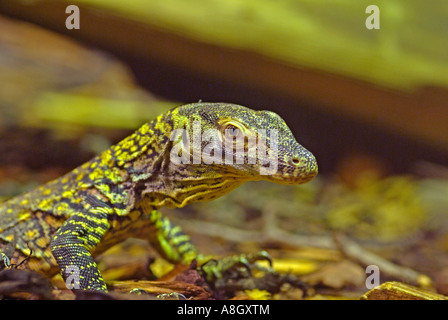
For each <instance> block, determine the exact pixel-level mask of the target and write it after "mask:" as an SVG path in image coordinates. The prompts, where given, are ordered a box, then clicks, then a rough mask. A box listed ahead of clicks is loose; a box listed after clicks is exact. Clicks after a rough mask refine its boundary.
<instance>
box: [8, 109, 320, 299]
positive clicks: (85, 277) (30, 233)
mask: <svg viewBox="0 0 448 320" xmlns="http://www.w3.org/2000/svg"><path fill="white" fill-rule="evenodd" d="M195 124H200V125H201V133H202V132H205V131H206V130H208V129H210V130H212V129H213V130H216V131H217V132H218V133H219V134H218V136H219V139H218V140H219V141H214V142H213V143H214V144H213V145H212V146H215V147H217V146H218V145H219V147H220V148H221V147H222V148H221V149H219V150H221V151H223V154H225V155H230V157H232V159H233V155H234V152H235V148H234V147H235V146H236V144H237V143H238V142H237V139H233V138H235V134H236V135H238V134H244V135H245V136H252V137H258V138H260V135H259V133H258V132H259V131H260V132H261V131H263V130H265V131H266V130H267V131H268V132H269V131H270V130H271V131H275V132H276V133H277V134H278V143H277V144H275V143H274V141H271V140H269V135H268V134H267V133H266V135H265V137H267V138H266V141H267V144H266V145H267V151H270V148H271V149H272V147H273V146H275V148H276V149H275V151H276V153H275V154H276V159H275V160H276V161H277V162H278V165H277V168H276V170H275V172H273V173H272V174H267V175H261V174H260V168H262V167H263V166H266V165H265V163H263V162H262V161H258V162H255V163H251V164H248V163H247V162H249V161H248V157H247V154H248V148H247V142H244V143H243V145H242V148H243V150H245V152H246V153H244V157H243V158H244V159H245V160H246V161H245V163H239V164H238V163H236V164H227V163H205V162H206V160H205V159H202V160H201V161H199V162H197V163H194V161H192V162H190V163H180V164H179V163H174V162H175V161H173V159H172V156H173V152H172V151H173V148H174V147H175V146H177V147H179V146H181V147H182V148H183V149H182V153H183V152H186V154H187V155H188V158H189V159H191V157H190V156H191V155H194V154H195V152H198V150H197V149H198V148H199V149H200V150H199V152H201V151H204V148H207V145H206V144H205V143H203V142H200V143H199V145H197V144H194V145H193V144H191V143H189V140H188V139H185V140H184V139H183V138H184V136H185V133H186V134H187V136H188V135H189V136H190V137H192V138H193V139H194V138H195V137H196V138H197V135H198V133H197V131H195V129H196V128H195V127H194V126H195ZM177 129H180V130H184V131H183V132H184V136H182V137H181V138H179V137H178V138H177V140H176V138H175V137H174V138H173V133H174V132H175V130H177ZM229 130H230V132H231V135H230V137H229V135H228V132H229ZM232 134H233V136H232ZM271 139H272V136H271ZM230 140H231V143H230V144H229V145H227V146H232V148H226V146H224V145H225V143H224V142H228V141H230ZM210 141H212V140H210ZM243 141H244V140H243ZM209 147H210V145H209ZM240 147H241V146H240ZM195 148H196V149H195ZM216 150H218V149H216ZM178 151H179V150H176V154H178ZM182 155H183V156H184V155H185V154H182ZM316 174H317V164H316V160H315V158H314V156H313V155H312V154H311V153H310V152H309V151H307V150H306V149H305V148H303V147H302V146H301V145H300V144H298V143H297V141H296V140H295V138H294V136H293V135H292V133H291V131H290V130H289V128H288V126H287V125H286V123H285V122H284V121H283V120H282V119H281V118H280V117H279V116H278V115H277V114H275V113H273V112H269V111H253V110H251V109H249V108H246V107H243V106H239V105H234V104H226V103H194V104H189V105H184V106H180V107H177V108H174V109H172V110H170V111H168V112H166V113H165V114H162V115H160V116H159V117H157V118H156V119H155V120H154V121H151V122H148V123H146V124H144V125H143V126H142V127H141V128H140V129H138V130H137V131H136V132H134V133H133V134H132V135H130V136H128V137H127V138H125V139H124V140H122V141H121V142H119V143H118V144H116V145H114V146H112V147H110V148H109V149H107V150H106V151H104V152H103V153H101V154H100V155H98V156H96V157H94V158H93V159H92V160H90V161H89V162H87V163H85V164H83V165H81V166H79V167H78V168H76V169H74V170H73V171H71V172H69V173H67V174H66V175H64V176H62V177H61V178H58V179H56V180H54V181H51V182H49V183H47V184H45V185H43V186H40V187H38V188H36V189H34V190H32V191H30V192H28V193H25V194H23V195H19V196H17V197H15V198H12V199H10V200H8V201H6V202H3V203H1V204H0V250H1V249H2V248H5V247H6V246H7V245H8V244H10V245H11V243H14V245H15V248H16V251H15V253H14V256H13V259H16V260H17V259H19V258H20V257H21V258H24V257H28V256H29V259H27V261H26V263H25V266H26V267H27V268H30V269H33V270H37V271H40V272H43V273H45V274H47V275H53V274H55V273H57V272H58V271H60V272H61V274H62V276H63V278H64V279H67V277H68V276H69V275H70V272H71V271H72V270H73V269H72V267H73V266H74V267H76V268H77V269H78V271H79V281H78V282H77V283H76V286H75V289H78V288H79V289H82V290H102V291H106V290H107V288H106V285H105V282H104V280H103V279H102V276H101V274H100V272H99V270H98V268H97V265H96V263H95V261H94V259H93V258H94V257H95V256H96V255H98V254H99V253H101V252H104V251H105V250H106V249H108V248H109V247H111V246H113V245H114V244H116V243H119V242H121V241H123V240H124V239H126V238H127V237H138V238H145V239H148V240H149V241H150V242H151V244H153V245H154V246H155V247H156V249H157V250H158V251H159V252H160V253H161V255H162V256H164V257H165V258H166V259H168V260H169V261H171V262H185V263H188V262H191V261H192V260H193V259H198V258H200V255H199V253H198V252H197V250H196V248H195V246H194V245H193V244H192V243H191V242H190V239H189V237H188V236H187V235H185V234H184V233H183V232H182V230H181V229H180V228H179V227H178V226H175V225H174V224H173V223H172V222H171V221H169V220H168V219H167V218H165V217H163V216H162V215H161V214H160V212H159V211H157V209H159V208H161V207H163V206H167V207H183V206H185V205H186V204H188V203H190V202H195V201H209V200H212V199H215V198H218V197H220V196H222V195H224V194H226V193H228V192H230V191H231V190H233V189H235V188H236V187H238V186H239V185H241V184H242V183H244V182H246V181H249V180H268V181H273V182H276V183H286V184H298V183H304V182H307V181H309V180H311V179H312V178H313V177H314V176H315V175H316Z"/></svg>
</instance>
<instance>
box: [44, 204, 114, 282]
mask: <svg viewBox="0 0 448 320" xmlns="http://www.w3.org/2000/svg"><path fill="white" fill-rule="evenodd" d="M111 210H112V209H110V208H109V207H108V206H107V205H100V206H92V207H90V209H89V211H88V212H76V213H74V214H73V215H72V216H71V217H70V218H69V219H67V220H66V221H65V222H64V224H63V225H62V226H61V227H60V228H59V230H58V231H57V232H56V235H55V236H54V237H53V239H52V241H51V251H52V253H53V256H54V257H55V259H56V261H57V263H58V266H59V270H60V272H61V274H62V277H63V279H64V281H65V282H66V284H67V283H70V286H71V288H70V289H72V290H74V291H76V290H99V291H107V287H106V284H105V282H104V279H103V277H102V276H101V273H100V271H99V270H98V267H97V265H96V263H95V261H94V260H93V258H92V255H91V253H92V252H93V250H94V248H95V247H96V246H97V245H98V243H99V242H100V241H101V238H102V237H103V235H104V234H105V233H106V231H107V230H108V229H109V227H110V224H109V221H108V219H107V216H108V214H109V213H110V212H111Z"/></svg>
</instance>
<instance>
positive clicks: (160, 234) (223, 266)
mask: <svg viewBox="0 0 448 320" xmlns="http://www.w3.org/2000/svg"><path fill="white" fill-rule="evenodd" d="M149 219H150V221H151V224H152V225H153V227H154V228H155V231H156V232H154V233H152V237H150V242H151V244H152V245H153V246H154V247H155V248H156V249H157V251H158V252H159V253H160V254H161V255H162V256H163V257H164V258H165V259H167V260H168V261H170V262H172V263H179V262H182V263H185V264H188V263H190V262H191V261H193V260H197V262H198V263H199V264H200V265H201V266H200V267H199V268H198V271H199V272H200V273H201V274H202V275H203V276H204V278H205V279H206V280H207V282H209V283H214V282H215V281H216V280H218V279H219V278H221V277H222V276H223V274H224V273H225V272H227V271H230V270H232V269H234V268H236V267H241V266H242V267H244V268H245V269H247V270H248V271H249V274H250V273H251V270H250V269H251V265H252V264H253V263H255V262H256V261H259V260H267V261H268V262H269V264H272V262H271V259H270V257H269V254H268V253H267V252H266V251H261V252H258V253H256V254H239V255H231V256H227V257H224V258H221V259H219V260H213V259H211V257H207V256H204V255H202V254H200V253H198V250H197V248H196V246H195V245H194V244H193V243H192V242H191V240H190V237H189V236H188V235H186V234H185V233H184V232H183V231H182V229H181V228H180V227H179V226H177V225H175V224H174V223H172V222H171V221H170V220H169V219H168V218H166V217H164V216H162V214H161V213H160V212H159V211H157V210H152V211H151V212H150V214H149ZM209 262H212V263H209Z"/></svg>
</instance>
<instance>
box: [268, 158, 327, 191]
mask: <svg viewBox="0 0 448 320" xmlns="http://www.w3.org/2000/svg"><path fill="white" fill-rule="evenodd" d="M270 169H271V171H269V170H265V174H264V175H263V172H261V171H260V174H261V175H262V176H263V178H262V179H263V180H267V181H271V182H275V183H279V184H288V185H295V184H302V183H306V182H308V181H311V180H312V179H313V178H314V177H315V176H316V175H317V173H318V166H317V162H316V159H315V158H314V156H308V157H307V158H296V160H295V159H293V160H292V161H290V162H282V163H278V165H277V168H275V167H274V168H270Z"/></svg>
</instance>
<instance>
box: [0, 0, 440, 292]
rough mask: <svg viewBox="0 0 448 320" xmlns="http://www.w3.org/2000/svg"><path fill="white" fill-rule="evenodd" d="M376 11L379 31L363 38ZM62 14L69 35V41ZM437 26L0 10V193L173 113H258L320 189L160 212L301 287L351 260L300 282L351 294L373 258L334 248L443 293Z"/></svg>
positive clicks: (156, 12)
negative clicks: (308, 156) (265, 256)
mask: <svg viewBox="0 0 448 320" xmlns="http://www.w3.org/2000/svg"><path fill="white" fill-rule="evenodd" d="M371 4H375V5H377V6H378V8H379V10H380V15H379V18H380V29H373V30H369V29H368V28H366V19H367V18H368V17H369V15H370V14H369V13H366V8H367V6H369V5H371ZM68 5H77V6H78V7H79V9H80V29H71V30H69V29H67V28H66V19H67V18H68V17H69V15H70V14H69V13H66V8H67V6H68ZM447 18H448V3H447V2H446V1H443V0H430V1H418V0H388V1H362V0H357V1H353V0H338V1H335V0H331V1H325V0H322V1H311V0H279V1H270V0H257V1H247V0H163V1H144V0H128V1H119V0H107V1H106V0H72V1H70V2H66V1H56V0H53V1H50V0H48V1H39V0H36V1H20V0H2V1H1V2H0V155H1V156H0V195H1V196H3V197H4V198H7V197H10V196H13V195H15V194H18V193H20V192H23V191H25V190H28V189H30V188H32V187H34V186H36V185H39V184H41V183H43V182H46V181H48V180H50V179H52V178H56V177H58V176H59V175H60V174H63V173H65V172H67V171H69V170H71V169H72V168H74V167H76V166H78V165H79V164H81V163H83V162H84V161H87V160H88V159H89V158H90V157H92V156H93V155H95V154H96V153H98V152H100V151H102V150H104V149H105V148H107V147H108V146H110V145H111V144H113V143H115V142H117V141H119V140H120V139H122V138H123V137H125V136H126V135H128V134H129V133H131V132H132V131H133V130H135V129H136V128H137V127H138V126H140V125H141V124H142V123H144V122H146V121H148V120H150V119H152V118H154V117H155V116H157V115H158V114H160V113H162V112H164V111H165V110H167V109H169V108H171V107H173V106H176V105H179V104H183V103H191V102H196V101H199V100H202V101H212V102H231V103H236V104H241V105H245V106H248V107H250V108H253V109H260V110H262V109H268V110H272V111H275V112H277V113H278V114H280V115H281V116H282V117H283V118H284V119H285V120H286V122H287V123H288V125H289V126H290V128H291V129H292V131H293V133H294V134H295V136H296V138H297V140H298V141H299V142H300V143H301V144H303V145H304V146H305V147H306V148H307V149H309V150H311V151H312V152H313V153H314V154H315V156H316V158H317V160H318V163H319V169H320V174H319V176H318V177H317V178H316V179H315V180H314V181H312V182H311V183H309V184H306V185H303V186H298V187H290V186H288V187H284V186H277V185H271V184H264V183H255V184H247V185H245V186H243V187H242V188H240V189H238V190H236V191H234V192H233V193H231V194H229V195H228V196H226V197H223V198H222V199H219V200H217V201H214V202H212V203H206V204H198V205H193V206H189V207H187V208H185V209H183V210H175V211H174V212H171V213H168V212H167V214H171V215H172V216H173V220H176V219H177V221H178V222H179V224H180V225H182V226H183V227H184V228H185V230H186V231H187V232H191V233H193V234H194V239H195V241H196V243H197V244H198V246H199V247H200V248H202V249H203V250H204V251H206V252H209V253H216V254H224V253H227V252H232V251H235V252H240V251H251V250H254V249H258V248H259V247H258V246H260V245H261V247H262V248H268V249H269V250H270V252H272V254H273V255H274V258H277V259H278V264H279V265H281V263H282V261H283V262H285V261H289V262H288V263H286V264H285V270H289V271H291V270H295V271H294V272H296V273H297V274H299V275H308V276H309V275H310V274H312V272H316V271H318V270H322V269H321V267H322V266H324V265H325V266H328V264H331V263H335V264H337V263H342V261H344V263H345V262H346V260H348V261H350V262H351V263H353V261H355V262H356V263H354V265H355V267H354V270H356V271H353V273H349V274H350V275H351V276H347V277H346V278H347V279H343V280H341V282H340V283H338V284H334V283H331V282H330V283H328V281H327V282H325V280H323V279H325V276H326V275H327V276H328V273H330V274H332V277H333V278H335V277H336V278H341V277H342V278H343V274H346V273H347V272H346V271H347V270H348V269H347V267H346V266H345V265H344V267H341V268H340V270H339V273H338V271H337V270H338V269H337V268H336V272H335V271H334V270H331V271H324V275H323V276H322V275H321V276H320V278H319V276H317V278H314V280H309V279H308V280H309V281H315V282H316V283H319V284H323V285H324V286H326V287H327V288H328V287H330V288H333V289H341V288H342V289H344V290H348V289H351V290H352V289H353V288H355V289H356V288H358V289H359V290H360V291H362V290H363V289H365V288H364V287H363V281H358V282H355V283H351V281H353V280H352V279H353V278H354V276H353V274H355V273H356V272H358V273H357V274H359V273H360V272H361V274H362V272H363V269H362V268H363V267H364V266H365V265H368V264H372V261H371V260H369V259H368V258H367V257H364V256H362V254H360V253H359V251H356V253H351V251H350V248H353V247H352V246H351V245H347V244H345V245H344V243H345V242H344V241H342V242H337V241H336V240H335V237H336V236H337V237H340V236H341V235H342V236H343V237H346V238H344V239H351V240H350V241H354V243H353V245H354V248H358V249H359V247H357V246H362V247H363V248H366V249H368V250H370V251H371V252H374V253H375V254H376V255H377V257H378V259H380V257H381V259H384V260H385V261H387V262H391V263H393V264H394V266H395V267H397V268H398V269H387V267H385V269H384V270H386V272H385V273H384V279H385V280H386V279H389V280H390V279H394V280H402V281H406V282H410V283H413V284H417V285H425V286H427V287H431V288H432V289H437V290H438V291H439V292H441V293H448V264H447V262H448V259H447V258H448V255H447V250H448V237H447V235H446V231H447V228H448V218H447V214H448V197H447V195H448V180H447V179H448V157H447V156H448V54H447V52H448V19H447ZM223 226H225V227H223ZM215 227H216V228H218V229H213V228H215ZM223 228H224V229H223ZM226 228H228V229H226ZM204 230H210V232H209V233H211V234H214V237H213V239H214V240H213V241H208V240H207V241H205V240H204V239H209V237H210V234H207V232H205V231H204ZM211 230H221V232H220V233H217V232H214V231H211ZM223 230H224V231H225V232H224V231H223ZM216 235H219V236H218V237H217V236H216ZM250 239H252V241H250ZM253 239H257V241H255V243H254V241H253ZM341 243H342V244H341ZM350 243H351V242H350ZM355 243H356V244H355ZM255 247H256V248H255ZM310 248H311V249H310ZM313 248H314V249H313ZM322 250H324V251H322ZM325 250H326V251H325ZM361 251H362V250H361ZM290 258H291V259H293V260H294V261H293V262H291V260H288V259H290ZM281 259H285V260H281ZM297 261H299V262H297ZM378 261H379V260H378ZM374 262H375V261H374ZM106 264H107V263H106ZM378 264H380V262H378ZM400 266H403V267H404V268H407V269H405V270H406V272H408V271H409V274H408V273H406V272H404V271H403V270H404V269H400ZM288 268H289V269H288ZM294 268H296V269H294ZM356 268H358V269H356ZM360 268H361V269H360ZM380 269H381V268H380ZM350 270H351V269H350ZM397 270H398V271H397ZM291 272H292V271H291ZM325 272H326V274H325ZM331 272H335V273H331ZM412 272H414V273H412ZM334 274H335V275H336V276H333V275H334ZM403 274H405V275H406V276H403ZM421 274H425V275H428V276H429V277H430V278H431V279H432V283H431V282H428V281H426V282H424V283H422V281H421V278H419V275H421ZM316 279H317V280H316ZM382 280H383V279H382ZM332 286H333V287H332ZM364 291H365V290H364Z"/></svg>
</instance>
